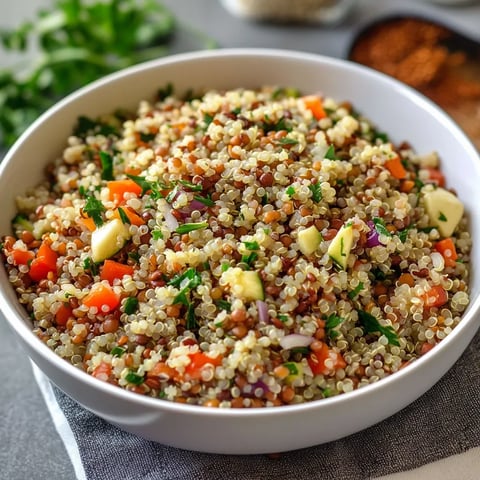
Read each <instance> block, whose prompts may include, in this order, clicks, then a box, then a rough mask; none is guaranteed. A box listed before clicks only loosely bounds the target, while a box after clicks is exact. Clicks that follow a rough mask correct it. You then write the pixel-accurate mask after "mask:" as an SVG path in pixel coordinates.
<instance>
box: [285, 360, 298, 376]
mask: <svg viewBox="0 0 480 480" xmlns="http://www.w3.org/2000/svg"><path fill="white" fill-rule="evenodd" d="M283 365H284V366H285V367H287V369H288V372H289V373H290V375H298V366H297V364H296V363H295V362H287V363H284V364H283Z"/></svg>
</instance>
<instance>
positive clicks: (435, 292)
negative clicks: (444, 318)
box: [423, 285, 448, 307]
mask: <svg viewBox="0 0 480 480" xmlns="http://www.w3.org/2000/svg"><path fill="white" fill-rule="evenodd" d="M423 300H424V302H425V306H426V307H441V306H442V305H445V304H446V303H447V302H448V293H447V291H446V290H445V289H444V288H443V287H442V286H441V285H434V286H433V287H431V288H430V290H429V291H428V292H426V293H425V294H424V295H423Z"/></svg>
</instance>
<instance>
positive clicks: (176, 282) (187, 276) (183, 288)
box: [168, 267, 202, 307]
mask: <svg viewBox="0 0 480 480" xmlns="http://www.w3.org/2000/svg"><path fill="white" fill-rule="evenodd" d="M201 283H202V277H201V275H200V273H199V272H197V270H195V268H193V267H190V268H189V269H187V270H185V272H183V273H182V274H179V275H176V276H175V277H173V278H172V280H170V281H169V282H168V285H172V286H173V287H177V288H178V289H179V290H180V291H179V293H178V294H177V295H176V296H175V298H174V299H173V303H174V304H175V303H181V304H183V305H186V306H187V307H188V306H189V305H190V301H189V300H188V298H187V293H189V292H190V291H191V290H193V289H194V288H197V287H198V286H199V285H200V284H201Z"/></svg>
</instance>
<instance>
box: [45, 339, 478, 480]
mask: <svg viewBox="0 0 480 480" xmlns="http://www.w3.org/2000/svg"><path fill="white" fill-rule="evenodd" d="M479 365H480V334H478V335H477V336H476V337H475V339H474V340H473V341H472V343H471V344H470V346H469V347H468V349H467V350H466V351H465V353H464V354H463V356H462V357H461V358H460V359H459V361H458V362H457V363H456V364H455V365H454V366H453V368H452V369H451V370H450V371H449V372H448V373H447V374H446V375H445V376H444V378H443V379H442V380H441V381H440V382H438V383H437V384H436V385H435V386H434V387H433V388H431V389H430V390H429V391H428V392H427V393H426V394H425V395H423V396H422V397H420V398H419V399H418V400H416V401H415V402H414V403H412V404H411V405H409V406H408V407H407V408H405V409H403V410H402V411H400V412H399V413H397V414H396V415H394V416H392V417H390V418H388V419H386V420H384V421H383V422H381V423H379V424H377V425H374V426H373V427H370V428H368V429H367V430H364V431H362V432H359V433H357V434H354V435H351V436H349V437H346V438H344V439H341V440H338V441H335V442H331V443H327V444H323V445H319V446H315V447H311V448H305V449H301V450H297V451H292V452H286V453H281V454H279V455H251V456H245V455H242V456H233V455H212V454H206V453H199V452H192V451H186V450H180V449H176V448H172V447H168V446H165V445H160V444H157V443H154V442H150V441H147V440H144V439H141V438H139V437H137V436H135V435H131V434H129V433H126V432H124V431H122V430H120V429H118V428H116V427H115V426H112V425H110V424H108V423H107V422H105V421H104V420H102V419H100V418H98V417H96V416H95V415H93V414H92V413H90V412H89V411H87V410H85V409H84V408H82V407H80V406H79V405H78V404H77V403H75V402H74V401H73V400H71V399H70V398H69V397H68V396H67V395H65V394H64V393H62V392H61V391H60V390H58V389H57V388H56V387H53V390H52V391H53V395H52V398H51V400H52V401H53V402H52V401H50V402H48V403H49V408H50V411H51V413H52V415H53V416H54V420H55V415H58V413H59V412H60V414H63V415H64V417H65V418H66V420H67V422H68V425H69V427H70V429H69V434H68V435H65V434H64V432H65V430H59V431H60V434H61V436H62V438H63V440H64V442H65V444H66V447H67V450H69V451H70V452H71V451H74V454H73V456H72V455H71V457H72V458H73V459H74V464H75V458H77V459H78V460H79V462H81V465H76V466H75V467H76V472H77V475H78V477H79V479H82V478H85V479H87V480H94V479H95V480H104V479H105V480H110V479H112V480H118V479H119V478H122V479H128V480H137V479H138V480H150V479H152V480H153V479H155V480H184V479H185V480H186V479H188V480H190V479H198V480H217V479H218V480H220V479H221V480H224V479H225V478H229V479H232V480H237V479H238V480H254V479H265V480H270V479H271V480H273V479H275V480H278V479H283V480H289V479H292V480H293V479H295V480H303V479H305V480H306V479H309V480H310V479H316V478H319V479H320V478H321V479H322V480H329V479H332V480H333V479H334V480H364V479H371V478H376V477H379V476H383V475H388V474H391V473H395V472H402V471H406V470H410V469H413V468H416V467H419V466H421V465H425V464H428V463H431V462H434V461H436V460H439V459H441V458H445V457H449V456H451V455H455V454H458V453H462V452H465V451H467V450H470V449H472V448H474V447H478V446H480V396H479V394H478V392H479V387H480V368H479ZM36 376H37V379H38V378H39V375H38V372H37V375H36ZM52 403H55V404H56V405H54V407H55V408H56V409H57V411H56V413H55V412H54V411H53V410H54V408H53V407H52ZM57 420H58V419H57ZM56 423H57V427H58V422H56ZM319 428H321V425H319ZM62 432H63V433H62ZM72 434H73V436H72ZM254 434H255V432H252V435H254ZM285 434H286V435H288V432H285ZM72 442H73V443H74V445H72ZM77 454H78V455H77Z"/></svg>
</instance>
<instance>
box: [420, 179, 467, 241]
mask: <svg viewBox="0 0 480 480" xmlns="http://www.w3.org/2000/svg"><path fill="white" fill-rule="evenodd" d="M424 202H425V210H426V211H427V214H428V216H429V217H430V224H431V225H433V226H435V227H437V228H438V231H439V232H440V235H441V236H442V237H449V236H450V235H452V233H453V232H454V231H455V228H457V225H458V222H460V220H461V218H462V216H463V211H464V207H463V203H462V202H461V201H460V200H459V199H458V198H457V197H456V196H455V195H454V194H453V193H451V192H449V191H448V190H445V189H444V188H436V189H435V190H433V191H431V192H428V193H426V194H425V195H424Z"/></svg>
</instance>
